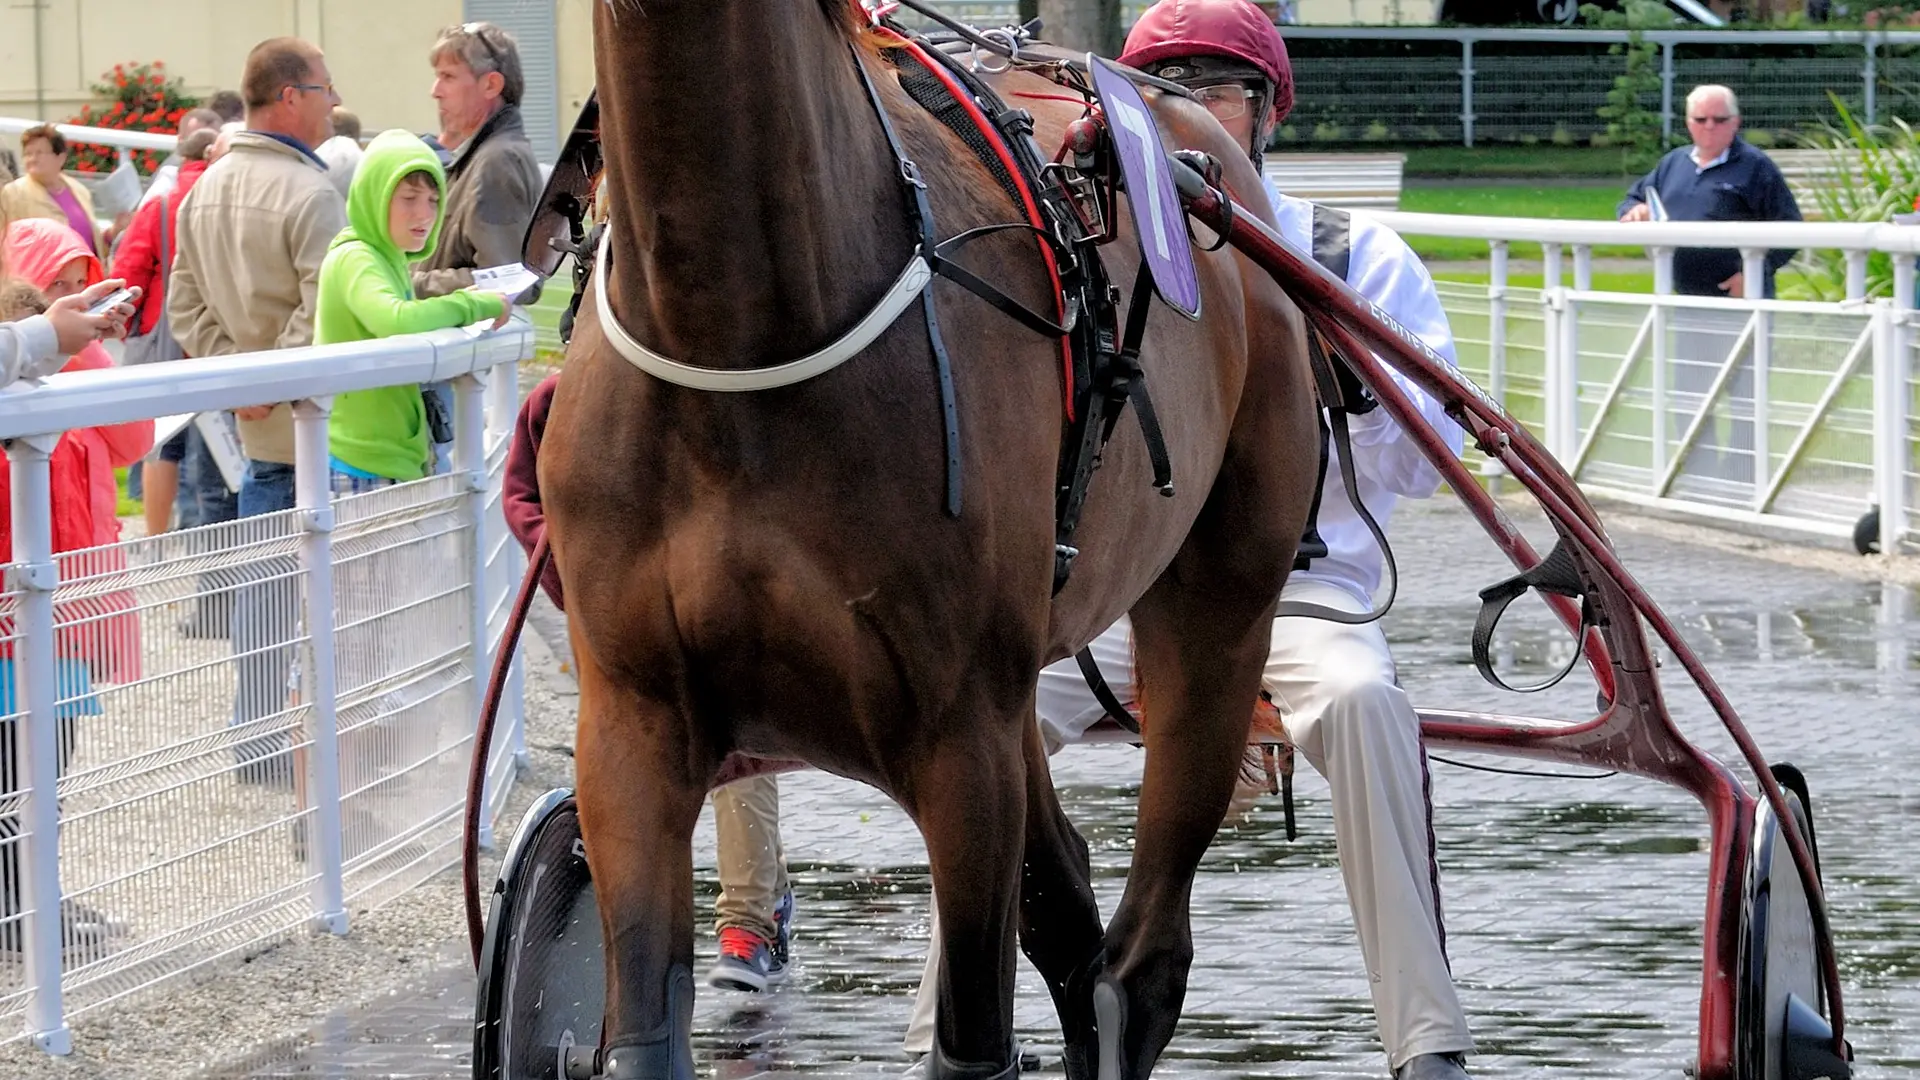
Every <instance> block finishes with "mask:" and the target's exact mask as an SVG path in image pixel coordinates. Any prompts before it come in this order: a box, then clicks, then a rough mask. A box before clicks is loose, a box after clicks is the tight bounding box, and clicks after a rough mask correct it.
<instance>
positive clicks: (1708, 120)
mask: <svg viewBox="0 0 1920 1080" xmlns="http://www.w3.org/2000/svg"><path fill="white" fill-rule="evenodd" d="M1687 119H1689V120H1692V121H1693V122H1694V123H1696V124H1700V125H1702V126H1705V125H1707V124H1726V123H1731V122H1732V121H1733V117H1731V116H1689V117H1688V118H1687Z"/></svg>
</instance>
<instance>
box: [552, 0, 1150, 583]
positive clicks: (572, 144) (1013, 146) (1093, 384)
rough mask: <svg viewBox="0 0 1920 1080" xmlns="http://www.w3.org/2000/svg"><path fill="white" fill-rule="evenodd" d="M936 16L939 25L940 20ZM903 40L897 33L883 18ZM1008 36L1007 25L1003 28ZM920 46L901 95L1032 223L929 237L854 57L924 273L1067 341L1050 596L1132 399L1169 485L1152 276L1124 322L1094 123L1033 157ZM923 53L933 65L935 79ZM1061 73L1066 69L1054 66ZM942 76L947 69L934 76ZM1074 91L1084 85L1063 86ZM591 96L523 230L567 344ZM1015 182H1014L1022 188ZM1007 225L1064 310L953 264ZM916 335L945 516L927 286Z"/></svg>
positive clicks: (936, 341) (593, 119) (1022, 128)
mask: <svg viewBox="0 0 1920 1080" xmlns="http://www.w3.org/2000/svg"><path fill="white" fill-rule="evenodd" d="M940 21H943V22H945V21H946V20H944V19H942V20H940ZM892 29H894V30H895V31H896V32H897V33H899V34H900V35H901V36H902V37H903V38H906V37H908V35H907V32H906V31H904V30H901V29H900V28H898V27H892ZM1009 33H1010V35H1012V36H1017V35H1016V32H1009ZM952 39H953V40H959V41H963V42H966V43H969V45H978V44H979V41H978V40H977V35H975V36H973V37H970V36H968V33H966V32H962V31H961V30H960V29H956V31H955V33H954V35H953V37H952ZM910 40H911V41H913V42H914V44H915V45H918V46H920V47H919V48H905V47H900V48H892V49H888V50H886V58H887V59H888V60H889V61H890V62H891V63H893V64H894V65H895V67H896V70H897V71H898V73H899V77H900V82H901V86H902V88H903V89H905V90H906V92H907V94H908V96H910V97H911V98H913V100H914V101H915V102H916V103H918V104H919V105H920V106H921V107H922V108H924V109H926V110H927V111H928V112H929V113H930V114H931V115H933V116H934V118H935V119H938V120H939V121H941V123H943V124H944V125H946V126H947V127H948V129H949V130H951V131H953V132H954V133H955V135H957V136H958V137H959V138H960V139H961V141H962V142H964V143H965V144H966V145H967V146H968V147H969V148H970V149H972V150H973V152H974V154H975V155H976V156H977V157H978V158H979V159H980V161H981V162H982V164H983V165H985V166H986V168H987V170H988V172H989V173H990V174H992V175H993V176H994V179H995V180H996V181H997V182H998V183H999V184H1000V186H1001V187H1002V189H1003V190H1004V191H1005V192H1006V194H1007V195H1008V198H1009V199H1010V200H1012V202H1013V204H1014V206H1015V209H1016V212H1019V213H1022V215H1023V216H1024V206H1025V201H1026V200H1025V196H1026V195H1027V194H1030V195H1031V197H1032V199H1033V204H1034V207H1035V209H1036V211H1037V213H1038V218H1039V220H1038V221H1032V220H1022V221H1014V222H1007V223H1003V224H995V225H986V226H982V227H979V228H976V229H970V230H968V231H966V232H963V233H960V234H958V235H956V236H952V237H949V238H948V239H946V240H944V241H940V240H938V238H937V232H936V230H935V226H934V215H933V208H932V205H931V203H930V202H929V200H928V198H927V185H926V183H925V181H924V179H923V178H922V177H921V175H920V170H919V167H918V166H917V165H916V164H915V163H914V162H913V159H912V158H910V157H908V156H907V153H906V150H905V147H904V146H903V145H902V144H901V142H900V140H899V137H898V135H897V133H896V132H895V130H894V126H893V122H892V119H891V118H890V117H889V116H888V115H887V112H886V109H885V107H884V106H883V105H882V103H881V101H880V97H879V94H878V91H877V90H876V88H875V87H874V85H873V81H872V78H871V76H870V75H869V74H868V73H867V70H866V67H865V65H864V64H862V63H860V61H859V58H858V56H857V55H855V56H854V58H853V62H854V65H855V67H856V69H857V70H858V71H859V72H860V78H861V82H862V85H863V87H864V88H865V90H866V92H867V96H868V99H869V100H870V101H871V103H872V105H873V108H874V113H875V115H876V117H877V118H878V119H879V122H880V126H881V129H882V130H883V131H884V132H885V134H886V137H887V142H888V144H889V146H890V147H891V149H892V152H893V154H894V157H895V159H896V160H897V161H898V162H899V166H900V177H901V183H902V187H903V191H904V192H905V194H906V209H907V216H908V220H909V223H910V225H911V226H912V227H913V229H914V232H915V234H916V235H917V237H918V240H919V244H920V251H921V254H922V256H923V257H924V258H925V259H926V260H927V264H928V267H929V269H931V270H932V271H933V272H934V273H935V274H937V275H939V276H941V277H944V278H946V279H947V280H949V281H951V282H953V283H954V284H956V285H959V286H960V287H961V288H964V289H966V290H967V291H968V292H970V293H972V294H973V295H975V296H977V297H979V298H980V299H982V300H984V301H986V302H987V303H988V304H989V305H991V306H992V307H993V308H994V309H995V310H997V311H999V312H1001V313H1002V314H1004V315H1006V316H1007V317H1008V318H1011V319H1013V320H1014V321H1015V322H1018V323H1019V324H1021V325H1022V326H1025V327H1027V328H1028V329H1030V330H1032V331H1034V332H1035V333H1038V334H1041V335H1043V336H1047V337H1051V338H1061V337H1065V338H1067V339H1068V344H1069V354H1070V355H1071V357H1072V365H1071V380H1070V382H1071V385H1070V386H1069V387H1068V389H1067V401H1068V402H1069V405H1068V408H1067V411H1068V413H1069V415H1070V417H1071V419H1070V421H1069V423H1068V425H1067V430H1066V432H1065V434H1064V437H1063V439H1062V444H1061V450H1060V460H1059V465H1058V467H1057V470H1056V474H1057V483H1056V488H1055V506H1054V520H1055V529H1054V575H1053V591H1054V593H1055V594H1056V595H1057V594H1058V593H1059V592H1060V590H1061V589H1062V588H1064V587H1065V585H1066V583H1067V580H1068V577H1069V575H1070V574H1071V572H1072V569H1073V560H1074V558H1075V556H1077V555H1078V554H1079V549H1078V548H1077V547H1075V546H1074V544H1073V539H1074V533H1075V530H1076V529H1077V527H1078V525H1079V521H1080V515H1081V511H1082V510H1083V509H1084V507H1085V505H1086V498H1087V492H1088V489H1089V486H1090V484H1091V481H1092V477H1093V473H1094V471H1095V470H1096V469H1097V468H1098V466H1099V462H1100V456H1101V453H1102V451H1103V450H1104V449H1105V447H1106V445H1107V442H1108V440H1109V439H1111V438H1112V436H1113V431H1114V428H1115V427H1116V426H1117V424H1118V423H1119V419H1120V414H1121V413H1122V412H1123V411H1124V410H1125V408H1126V406H1127V405H1128V404H1132V405H1133V407H1134V411H1135V414H1136V415H1137V416H1138V417H1139V421H1140V429H1141V434H1142V436H1143V437H1144V439H1145V442H1146V445H1147V453H1148V458H1149V462H1150V464H1151V467H1152V470H1153V484H1154V487H1155V488H1156V489H1157V490H1159V491H1160V493H1161V494H1163V495H1169V496H1170V495H1172V494H1173V475H1172V465H1171V457H1170V456H1169V455H1168V453H1167V448H1166V440H1165V437H1164V435H1163V434H1162V432H1161V428H1160V424H1159V420H1158V416H1157V415H1156V413H1155V411H1154V408H1153V401H1152V398H1151V396H1150V395H1149V394H1148V391H1147V383H1146V373H1145V371H1144V370H1143V369H1142V368H1141V366H1140V343H1141V340H1142V339H1143V337H1144V336H1145V332H1146V324H1147V315H1148V312H1149V311H1150V310H1151V308H1152V298H1153V295H1154V291H1153V283H1152V279H1151V277H1150V275H1149V272H1148V270H1147V267H1146V265H1145V263H1144V261H1143V263H1142V265H1141V268H1140V271H1139V274H1138V276H1137V277H1136V278H1135V281H1134V285H1133V290H1132V296H1131V301H1130V303H1129V304H1128V307H1127V317H1126V322H1125V325H1124V326H1122V325H1121V322H1120V316H1119V308H1120V295H1119V290H1118V289H1117V288H1115V287H1114V286H1113V285H1112V283H1111V282H1110V281H1109V280H1108V277H1107V274H1106V269H1105V266H1104V264H1103V263H1102V261H1101V259H1100V257H1099V253H1098V250H1097V249H1098V248H1099V247H1100V246H1101V245H1103V244H1106V243H1108V242H1109V241H1111V240H1112V239H1114V235H1115V234H1114V233H1113V231H1112V230H1111V228H1110V227H1109V226H1108V223H1111V222H1112V221H1114V220H1115V217H1114V215H1113V213H1112V210H1111V207H1112V204H1113V200H1114V193H1115V190H1116V188H1117V187H1118V186H1119V181H1118V169H1117V167H1116V166H1115V165H1114V162H1113V159H1112V150H1111V147H1110V145H1108V144H1107V142H1106V137H1105V135H1104V132H1102V133H1101V137H1100V139H1099V140H1097V141H1096V142H1095V144H1094V145H1093V146H1091V147H1090V148H1089V149H1087V150H1086V152H1084V153H1077V154H1076V155H1075V162H1074V164H1073V165H1072V166H1062V165H1059V164H1051V165H1049V164H1043V160H1042V156H1041V154H1040V151H1039V148H1038V147H1037V146H1036V145H1035V144H1034V141H1033V118H1032V116H1031V114H1029V113H1028V112H1027V111H1026V110H1023V109H1014V108H1009V107H1007V105H1006V104H1005V103H1004V102H1003V101H1001V99H1000V98H999V96H998V95H997V94H995V93H994V91H993V90H992V88H991V87H989V86H987V85H986V84H985V83H984V82H982V81H980V80H979V79H978V78H976V77H975V76H974V74H973V73H972V72H971V71H970V70H968V67H967V65H966V64H964V63H962V62H960V61H959V60H958V59H956V58H955V57H953V56H952V55H950V54H949V53H947V52H946V51H944V50H943V49H942V48H941V47H940V43H939V42H938V41H937V40H934V39H929V38H918V37H915V38H910ZM929 62H931V63H932V64H937V65H939V67H940V73H938V74H936V73H935V72H934V71H933V70H932V69H931V68H930V67H929ZM1060 68H1061V69H1062V70H1063V71H1066V70H1070V69H1068V67H1067V65H1060ZM941 75H944V76H945V78H944V79H943V78H942V77H941ZM1142 78H1143V80H1145V81H1147V82H1150V83H1151V84H1153V85H1156V86H1161V87H1162V88H1168V87H1171V89H1172V90H1173V91H1174V92H1178V93H1184V92H1185V91H1184V90H1182V89H1181V88H1179V87H1177V86H1172V85H1171V84H1165V83H1162V82H1161V81H1160V80H1155V79H1148V78H1146V77H1144V76H1143V77H1142ZM949 81H951V83H953V84H955V85H958V86H959V87H960V88H961V90H962V92H963V93H965V94H966V96H967V97H968V98H969V99H970V100H971V103H972V104H973V105H974V106H975V107H976V108H978V109H979V111H980V113H981V114H983V115H984V116H985V118H986V120H987V123H988V124H990V125H991V126H992V128H993V129H994V133H995V134H996V135H997V136H998V141H999V142H1000V143H1001V144H1002V145H1003V146H1004V147H1005V148H1006V150H1007V152H1008V154H1009V155H1010V156H1011V157H1012V158H1013V160H1014V163H1015V166H1016V167H1017V169H1018V172H1019V174H1020V175H1019V176H1018V177H1015V176H1014V175H1013V174H1012V173H1011V172H1010V171H1009V170H1008V168H1007V166H1006V163H1005V162H1004V161H1003V160H1002V159H1001V156H1000V154H999V153H998V152H997V151H996V150H995V148H994V147H993V145H992V143H991V141H990V139H989V136H988V135H987V134H986V133H984V132H982V131H981V130H980V128H979V126H978V125H977V124H976V123H975V122H974V119H973V117H972V115H971V113H970V111H969V110H968V109H967V108H966V107H965V105H964V104H962V103H961V102H960V101H958V100H956V98H955V96H954V94H953V92H952V90H951V88H950V86H949ZM1072 88H1073V89H1078V90H1080V91H1081V92H1083V93H1085V94H1087V95H1088V97H1089V101H1090V102H1091V100H1092V97H1091V91H1090V89H1088V88H1086V87H1084V86H1081V87H1072ZM598 127H599V102H598V97H597V93H596V95H595V96H593V97H590V98H589V99H588V101H587V104H586V106H585V107H584V108H583V109H582V111H581V114H580V119H579V120H578V121H577V122H576V123H575V125H574V129H573V132H572V134H571V135H570V136H569V137H568V139H567V143H566V146H565V148H564V149H563V151H562V153H561V157H560V160H559V162H558V163H556V165H555V167H554V170H553V173H552V175H551V177H550V178H549V180H548V183H547V188H546V190H545V191H544V192H543V193H542V195H541V199H540V202H539V204H538V205H537V206H536V208H535V213H534V218H533V221H532V223H531V224H530V225H529V227H528V231H527V235H526V238H525V242H524V251H523V258H524V260H525V262H526V263H527V265H528V266H529V267H531V268H533V269H535V270H538V271H541V272H542V273H544V274H551V273H553V272H555V271H556V270H557V269H558V268H559V263H560V261H561V260H562V258H564V257H565V256H566V255H572V256H573V257H574V272H573V276H574V283H575V290H574V296H573V300H572V303H571V304H570V305H569V306H568V309H567V311H566V313H565V314H564V315H563V316H562V319H561V340H562V342H563V343H564V342H566V341H569V340H571V336H572V328H573V324H574V320H575V318H576V316H577V313H578V310H579V305H580V300H581V297H582V296H583V295H584V294H585V291H586V288H585V286H586V283H587V282H588V281H590V280H591V278H592V274H593V270H594V266H593V263H594V259H595V251H596V241H597V240H598V237H599V230H601V229H604V228H605V225H604V223H603V224H600V225H596V226H594V227H592V228H591V229H589V228H588V227H587V225H586V224H585V223H586V220H587V205H588V201H589V198H590V196H591V193H592V186H593V184H594V182H595V178H596V177H597V176H598V173H599V170H600V167H601V164H602V162H601V151H600V140H599V131H598ZM1023 188H1024V191H1023ZM1008 230H1024V231H1029V232H1032V233H1034V234H1036V236H1037V238H1038V240H1039V242H1041V243H1043V244H1045V245H1046V246H1047V248H1048V250H1049V252H1050V253H1051V256H1052V261H1053V264H1054V267H1055V268H1056V271H1057V273H1058V276H1059V281H1060V288H1061V310H1063V311H1064V313H1065V314H1064V317H1062V318H1059V319H1057V320H1056V319H1055V318H1050V317H1048V316H1046V315H1042V314H1040V313H1038V312H1035V311H1033V310H1032V309H1031V308H1029V307H1027V306H1026V305H1024V304H1021V303H1020V302H1018V301H1016V300H1014V299H1013V298H1012V297H1010V296H1008V295H1007V294H1006V293H1005V292H1003V291H1002V290H1000V289H999V288H997V287H996V286H994V285H993V284H991V283H990V282H988V281H986V280H984V279H983V278H981V277H980V276H979V275H977V274H975V273H973V272H972V271H970V270H968V269H967V268H966V267H965V266H963V265H961V264H960V263H959V262H957V261H956V258H955V257H956V256H957V255H958V253H959V252H960V251H961V249H962V248H964V247H965V246H966V245H967V244H969V243H971V242H972V241H974V240H977V239H979V238H981V237H983V236H988V235H993V234H996V233H1000V232H1005V231H1008ZM922 306H923V310H924V313H925V316H926V321H927V335H928V340H929V345H930V347H931V349H932V352H933V359H934V365H935V372H936V377H937V380H938V383H939V390H940V405H941V416H942V419H943V426H944V428H945V447H946V458H947V484H946V500H945V505H946V511H947V513H948V514H950V515H954V516H958V514H959V513H960V507H961V475H962V463H961V458H960V435H959V410H958V408H957V403H956V401H955V398H954V384H953V371H952V362H951V359H950V358H949V356H948V353H947V349H946V344H945V341H944V338H943V336H942V335H941V333H940V329H939V321H938V318H937V314H936V311H935V306H934V301H933V290H932V289H931V288H928V289H927V290H926V291H925V292H923V293H922Z"/></svg>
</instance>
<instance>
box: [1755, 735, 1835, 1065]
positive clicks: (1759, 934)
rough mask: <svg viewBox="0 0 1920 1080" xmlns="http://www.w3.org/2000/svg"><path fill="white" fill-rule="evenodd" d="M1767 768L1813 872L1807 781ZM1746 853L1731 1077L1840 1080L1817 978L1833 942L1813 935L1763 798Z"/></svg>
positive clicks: (1794, 772) (1793, 772)
mask: <svg viewBox="0 0 1920 1080" xmlns="http://www.w3.org/2000/svg"><path fill="white" fill-rule="evenodd" d="M1773 771H1774V776H1775V778H1776V779H1778V780H1779V781H1780V785H1781V787H1782V788H1784V789H1785V791H1786V796H1787V804H1788V805H1789V806H1790V807H1792V809H1793V815H1794V818H1795V821H1796V823H1797V824H1798V825H1799V826H1800V829H1801V834H1802V835H1803V836H1805V837H1806V838H1807V846H1808V848H1809V849H1810V850H1813V852H1814V863H1815V868H1816V872H1817V869H1818V865H1819V852H1818V849H1816V848H1814V834H1813V815H1812V813H1811V811H1810V809H1809V807H1810V806H1811V800H1810V798H1809V796H1808V794H1807V784H1806V779H1805V778H1804V777H1803V776H1801V774H1800V771H1799V770H1798V769H1795V768H1794V767H1793V766H1791V765H1776V766H1774V769H1773ZM1751 855H1752V861H1751V863H1749V865H1748V868H1747V877H1746V881H1745V883H1744V890H1745V895H1744V897H1743V900H1744V902H1743V904H1742V905H1741V908H1742V910H1741V952H1740V991H1739V993H1740V998H1739V1005H1738V1013H1737V1016H1736V1021H1735V1023H1736V1038H1737V1040H1738V1042H1737V1050H1736V1053H1737V1054H1738V1059H1737V1060H1738V1066H1737V1069H1736V1073H1735V1074H1736V1076H1737V1077H1738V1078H1739V1080H1816V1078H1820V1077H1828V1078H1831V1080H1846V1078H1847V1077H1850V1076H1852V1074H1853V1068H1852V1065H1851V1063H1849V1062H1848V1061H1846V1060H1845V1059H1843V1058H1841V1057H1839V1056H1838V1055H1836V1054H1835V1053H1834V1052H1833V1045H1832V1043H1833V1028H1832V1026H1831V1025H1830V1024H1829V1023H1828V1021H1827V1002H1826V995H1825V992H1824V983H1823V982H1822V979H1821V970H1822V969H1821V959H1822V957H1823V956H1824V955H1825V954H1826V953H1827V952H1828V951H1829V950H1831V949H1832V948H1833V943H1832V942H1831V941H1824V940H1821V939H1820V937H1819V935H1818V933H1817V932H1816V929H1815V925H1814V921H1813V915H1812V912H1811V909H1810V907H1809V905H1808V901H1807V894H1806V890H1805V888H1804V887H1802V885H1801V883H1800V875H1799V873H1798V872H1797V871H1796V870H1795V869H1794V864H1793V852H1792V850H1791V848H1790V847H1789V846H1788V844H1787V839H1786V836H1785V834H1784V833H1783V831H1782V830H1781V827H1780V821H1779V819H1778V818H1777V817H1776V816H1775V815H1774V813H1773V808H1772V807H1771V806H1770V805H1768V804H1767V803H1766V802H1765V801H1764V800H1763V801H1761V803H1760V804H1759V806H1758V807H1757V808H1756V809H1755V812H1754V828H1753V848H1752V851H1751Z"/></svg>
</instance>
